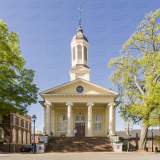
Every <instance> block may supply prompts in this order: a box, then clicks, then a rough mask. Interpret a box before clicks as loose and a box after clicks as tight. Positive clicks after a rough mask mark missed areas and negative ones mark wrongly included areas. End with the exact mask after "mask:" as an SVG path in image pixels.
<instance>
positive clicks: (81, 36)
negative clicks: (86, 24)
mask: <svg viewBox="0 0 160 160" xmlns="http://www.w3.org/2000/svg"><path fill="white" fill-rule="evenodd" d="M75 39H84V40H85V41H87V42H88V39H87V37H86V36H85V35H84V34H83V30H82V28H81V27H80V26H79V28H78V30H77V34H76V35H75V36H74V37H73V38H72V41H74V40H75Z"/></svg>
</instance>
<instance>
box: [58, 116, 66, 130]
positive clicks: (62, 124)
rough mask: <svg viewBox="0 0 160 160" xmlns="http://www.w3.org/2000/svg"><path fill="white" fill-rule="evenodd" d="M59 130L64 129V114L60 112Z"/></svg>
mask: <svg viewBox="0 0 160 160" xmlns="http://www.w3.org/2000/svg"><path fill="white" fill-rule="evenodd" d="M59 131H66V115H65V113H61V114H60V115H59Z"/></svg>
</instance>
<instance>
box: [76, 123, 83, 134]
mask: <svg viewBox="0 0 160 160" xmlns="http://www.w3.org/2000/svg"><path fill="white" fill-rule="evenodd" d="M75 125H76V126H75V130H77V133H75V137H85V123H76V124H75Z"/></svg>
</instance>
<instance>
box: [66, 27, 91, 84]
mask: <svg viewBox="0 0 160 160" xmlns="http://www.w3.org/2000/svg"><path fill="white" fill-rule="evenodd" d="M88 49H89V43H88V39H87V37H86V36H85V35H84V34H83V30H82V28H81V27H80V26H79V28H78V30H77V34H76V35H75V36H74V37H73V39H72V41H71V53H72V56H71V57H72V67H71V69H70V70H69V72H70V78H71V81H72V80H75V79H77V78H83V79H85V80H87V81H90V72H91V70H90V69H89V67H88Z"/></svg>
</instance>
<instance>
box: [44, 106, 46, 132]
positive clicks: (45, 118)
mask: <svg viewBox="0 0 160 160" xmlns="http://www.w3.org/2000/svg"><path fill="white" fill-rule="evenodd" d="M45 132H46V108H45V107H44V134H45Z"/></svg>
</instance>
